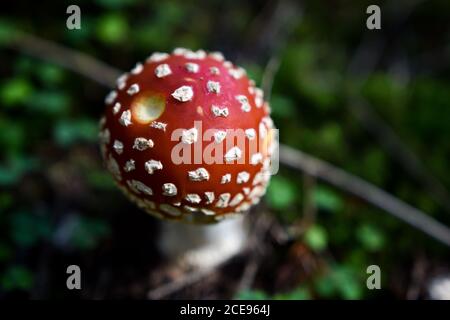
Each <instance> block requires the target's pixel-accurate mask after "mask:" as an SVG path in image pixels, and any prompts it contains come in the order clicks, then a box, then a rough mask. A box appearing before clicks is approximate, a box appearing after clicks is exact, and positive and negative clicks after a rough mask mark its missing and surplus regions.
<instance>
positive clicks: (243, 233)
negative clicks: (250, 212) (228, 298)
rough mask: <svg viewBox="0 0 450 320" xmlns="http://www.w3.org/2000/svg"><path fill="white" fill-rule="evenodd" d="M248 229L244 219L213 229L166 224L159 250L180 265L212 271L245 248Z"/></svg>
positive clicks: (204, 226) (227, 222) (221, 223)
mask: <svg viewBox="0 0 450 320" xmlns="http://www.w3.org/2000/svg"><path fill="white" fill-rule="evenodd" d="M247 234H248V232H247V226H246V224H245V222H244V218H243V217H236V218H233V219H228V220H224V221H221V222H219V223H217V224H212V225H191V224H183V223H174V222H170V221H169V222H166V221H163V222H162V230H161V233H160V239H159V242H158V243H159V249H160V250H161V251H162V252H163V253H164V254H166V256H167V257H168V258H169V259H170V260H172V261H175V262H176V263H180V264H181V265H184V266H187V267H191V268H195V269H212V268H215V267H217V266H219V265H220V264H222V263H224V262H225V261H227V260H228V259H230V258H232V257H233V256H235V255H236V254H238V253H239V252H241V250H242V249H243V248H244V246H245V243H246V239H247Z"/></svg>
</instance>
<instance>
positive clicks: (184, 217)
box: [100, 48, 274, 223]
mask: <svg viewBox="0 0 450 320" xmlns="http://www.w3.org/2000/svg"><path fill="white" fill-rule="evenodd" d="M105 103H106V105H107V108H106V112H105V114H104V117H103V118H102V120H101V131H100V140H101V141H100V142H101V151H102V156H103V159H104V161H105V163H106V167H107V168H108V170H109V171H110V172H111V173H112V175H113V177H114V179H115V182H116V183H117V185H118V186H119V187H120V189H121V190H122V191H123V192H124V193H125V195H126V196H127V197H128V198H129V199H131V200H132V201H133V202H135V203H136V204H137V205H138V206H139V207H141V208H142V209H144V210H145V211H147V212H149V213H151V214H153V215H155V216H156V217H158V218H162V219H170V220H179V221H187V222H195V223H211V222H216V221H219V220H222V219H223V218H227V217H231V216H235V215H236V214H239V213H243V212H245V211H247V210H248V209H249V208H250V207H251V205H252V204H256V203H257V202H258V201H259V199H260V197H261V196H262V195H263V194H264V192H265V189H266V186H267V184H268V181H269V177H270V173H269V165H270V156H271V153H272V151H273V147H274V142H273V135H272V130H271V129H273V122H272V120H271V118H270V116H269V112H270V109H269V106H268V104H267V102H264V100H263V92H262V90H261V89H259V88H256V87H255V84H254V82H253V81H252V80H250V79H249V78H248V77H247V75H246V72H245V70H244V69H242V68H240V67H236V66H234V65H233V64H232V63H231V62H229V61H225V60H224V58H223V56H222V54H220V53H209V54H207V53H206V52H205V51H203V50H199V51H196V52H193V51H190V50H187V49H182V48H178V49H175V50H174V51H173V53H172V54H167V53H153V54H152V55H151V56H150V57H149V58H148V59H147V60H146V62H145V63H138V64H136V66H135V67H134V68H133V69H132V70H131V71H130V72H129V73H125V74H123V75H122V76H121V77H119V78H118V79H117V87H116V88H115V89H114V90H113V91H111V92H110V93H109V94H108V95H107V97H106V99H105ZM211 150H212V151H211ZM180 158H181V159H182V160H184V161H181V163H180ZM211 160H213V161H211Z"/></svg>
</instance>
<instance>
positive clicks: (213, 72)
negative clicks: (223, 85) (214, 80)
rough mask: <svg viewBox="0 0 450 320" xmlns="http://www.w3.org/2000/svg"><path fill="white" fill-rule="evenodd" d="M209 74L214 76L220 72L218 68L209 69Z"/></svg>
mask: <svg viewBox="0 0 450 320" xmlns="http://www.w3.org/2000/svg"><path fill="white" fill-rule="evenodd" d="M209 72H211V74H214V75H219V74H220V70H219V68H217V67H211V68H209Z"/></svg>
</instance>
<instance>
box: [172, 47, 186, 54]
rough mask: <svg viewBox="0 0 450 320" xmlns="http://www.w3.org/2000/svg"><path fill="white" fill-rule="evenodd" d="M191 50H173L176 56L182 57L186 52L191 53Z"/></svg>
mask: <svg viewBox="0 0 450 320" xmlns="http://www.w3.org/2000/svg"><path fill="white" fill-rule="evenodd" d="M189 51H190V50H188V49H186V48H175V49H173V51H172V53H173V54H174V55H176V56H182V55H184V54H185V53H186V52H189Z"/></svg>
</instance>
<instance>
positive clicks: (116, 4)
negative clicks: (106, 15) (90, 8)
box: [95, 0, 139, 9]
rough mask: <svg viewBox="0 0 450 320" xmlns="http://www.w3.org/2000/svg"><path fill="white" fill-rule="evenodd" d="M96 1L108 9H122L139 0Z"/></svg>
mask: <svg viewBox="0 0 450 320" xmlns="http://www.w3.org/2000/svg"><path fill="white" fill-rule="evenodd" d="M95 2H96V3H97V4H99V5H101V6H103V7H105V8H108V9H120V8H124V7H127V6H130V5H133V4H136V3H138V2H139V0H95Z"/></svg>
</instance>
